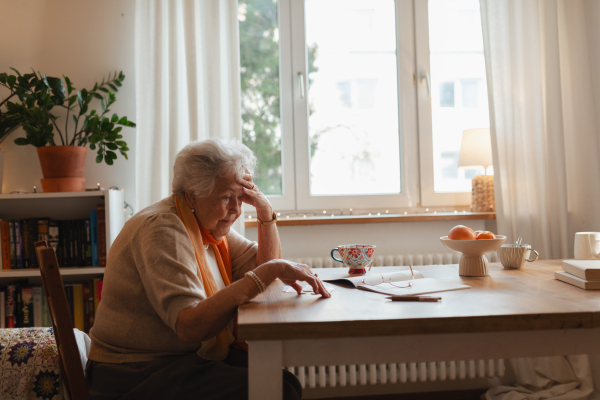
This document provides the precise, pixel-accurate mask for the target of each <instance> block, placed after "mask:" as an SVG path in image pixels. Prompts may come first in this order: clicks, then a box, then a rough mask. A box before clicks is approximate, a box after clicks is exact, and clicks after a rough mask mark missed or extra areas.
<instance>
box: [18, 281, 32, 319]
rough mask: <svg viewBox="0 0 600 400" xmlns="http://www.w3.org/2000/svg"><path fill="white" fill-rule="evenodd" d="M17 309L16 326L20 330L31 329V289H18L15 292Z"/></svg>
mask: <svg viewBox="0 0 600 400" xmlns="http://www.w3.org/2000/svg"><path fill="white" fill-rule="evenodd" d="M17 306H18V307H17V308H18V309H19V313H18V319H17V324H18V326H19V327H20V328H31V327H33V288H31V287H20V288H19V291H18V292H17Z"/></svg>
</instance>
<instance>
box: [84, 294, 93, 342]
mask: <svg viewBox="0 0 600 400" xmlns="http://www.w3.org/2000/svg"><path fill="white" fill-rule="evenodd" d="M82 295H83V331H84V332H85V333H89V332H90V328H91V324H92V319H91V308H92V307H91V303H90V286H89V285H88V284H87V283H84V284H83V286H82Z"/></svg>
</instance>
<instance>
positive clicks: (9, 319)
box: [6, 283, 17, 328]
mask: <svg viewBox="0 0 600 400" xmlns="http://www.w3.org/2000/svg"><path fill="white" fill-rule="evenodd" d="M16 312H17V285H16V284H14V283H11V284H9V285H8V286H7V287H6V327H7V328H14V327H15V323H16V322H17V321H16Z"/></svg>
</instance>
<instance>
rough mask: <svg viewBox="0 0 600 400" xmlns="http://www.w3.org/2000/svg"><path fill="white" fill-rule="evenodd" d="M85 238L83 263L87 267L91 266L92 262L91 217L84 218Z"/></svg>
mask: <svg viewBox="0 0 600 400" xmlns="http://www.w3.org/2000/svg"><path fill="white" fill-rule="evenodd" d="M83 238H84V246H83V250H84V251H83V254H84V257H83V259H84V261H83V265H85V266H86V267H91V266H92V265H93V264H92V228H91V223H90V219H89V218H88V219H84V220H83Z"/></svg>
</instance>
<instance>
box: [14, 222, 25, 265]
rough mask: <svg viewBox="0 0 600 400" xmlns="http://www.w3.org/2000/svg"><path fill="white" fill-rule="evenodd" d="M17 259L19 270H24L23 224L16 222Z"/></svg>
mask: <svg viewBox="0 0 600 400" xmlns="http://www.w3.org/2000/svg"><path fill="white" fill-rule="evenodd" d="M14 224H15V257H16V266H17V268H23V240H22V237H23V236H22V235H21V222H20V221H15V222H14Z"/></svg>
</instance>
